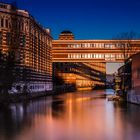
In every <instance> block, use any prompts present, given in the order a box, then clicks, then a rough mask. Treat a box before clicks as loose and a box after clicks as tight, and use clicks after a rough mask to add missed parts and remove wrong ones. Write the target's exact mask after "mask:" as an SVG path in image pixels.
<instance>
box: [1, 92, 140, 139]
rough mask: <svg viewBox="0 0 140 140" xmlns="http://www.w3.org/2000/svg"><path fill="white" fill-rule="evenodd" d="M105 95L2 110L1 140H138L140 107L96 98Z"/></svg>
mask: <svg viewBox="0 0 140 140" xmlns="http://www.w3.org/2000/svg"><path fill="white" fill-rule="evenodd" d="M104 93H105V91H92V92H75V93H68V94H63V95H58V96H54V97H52V96H50V97H46V98H42V99H38V100H34V101H30V102H28V103H20V104H12V105H10V106H9V107H6V108H3V109H2V108H1V110H0V140H139V138H140V133H139V130H140V119H139V116H140V107H139V106H136V105H133V104H126V103H118V102H109V101H107V99H105V98H97V97H99V96H100V95H102V94H104Z"/></svg>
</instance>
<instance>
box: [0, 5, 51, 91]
mask: <svg viewBox="0 0 140 140" xmlns="http://www.w3.org/2000/svg"><path fill="white" fill-rule="evenodd" d="M9 48H10V49H13V50H14V52H15V55H16V63H17V68H18V71H19V74H18V75H17V76H16V77H15V81H16V82H15V83H14V84H13V88H12V89H14V88H15V90H17V89H18V91H17V92H19V93H20V92H23V89H27V90H28V92H39V91H40V92H42V91H50V90H52V55H51V50H52V37H51V34H50V31H49V29H44V28H43V27H42V26H41V25H40V24H39V23H38V22H37V21H36V20H35V19H34V18H33V17H32V16H31V15H30V14H29V13H28V12H27V11H25V10H19V9H17V8H16V7H15V6H12V5H10V4H4V3H0V49H1V50H2V51H3V52H4V53H6V52H7V51H8V49H9Z"/></svg>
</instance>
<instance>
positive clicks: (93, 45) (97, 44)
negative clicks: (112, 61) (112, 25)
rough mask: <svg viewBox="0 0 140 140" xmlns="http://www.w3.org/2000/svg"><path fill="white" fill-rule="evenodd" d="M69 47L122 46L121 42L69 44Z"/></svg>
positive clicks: (110, 47)
mask: <svg viewBox="0 0 140 140" xmlns="http://www.w3.org/2000/svg"><path fill="white" fill-rule="evenodd" d="M125 45H127V43H125ZM67 47H68V48H107V49H115V48H116V47H120V43H81V44H68V46H67Z"/></svg>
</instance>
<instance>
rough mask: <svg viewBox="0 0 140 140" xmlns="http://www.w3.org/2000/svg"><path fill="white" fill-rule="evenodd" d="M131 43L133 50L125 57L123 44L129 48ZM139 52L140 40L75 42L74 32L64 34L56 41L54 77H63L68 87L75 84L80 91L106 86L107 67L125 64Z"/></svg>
mask: <svg viewBox="0 0 140 140" xmlns="http://www.w3.org/2000/svg"><path fill="white" fill-rule="evenodd" d="M128 43H129V45H131V46H133V48H134V49H131V50H129V51H128V52H127V53H125V56H124V53H123V50H122V49H121V48H120V44H121V45H124V47H125V48H126V47H127V46H128ZM130 43H131V44H130ZM125 51H127V50H125ZM138 51H140V41H139V40H131V42H130V41H129V42H128V41H127V40H75V39H74V35H73V34H72V32H70V31H63V32H61V34H60V36H59V40H53V49H52V52H53V53H52V57H53V69H54V76H57V77H61V78H62V80H63V81H64V82H65V83H67V84H75V86H76V88H77V89H91V88H94V87H95V86H97V85H98V86H104V85H105V84H106V63H107V62H124V57H129V56H131V55H132V54H134V53H136V52H138Z"/></svg>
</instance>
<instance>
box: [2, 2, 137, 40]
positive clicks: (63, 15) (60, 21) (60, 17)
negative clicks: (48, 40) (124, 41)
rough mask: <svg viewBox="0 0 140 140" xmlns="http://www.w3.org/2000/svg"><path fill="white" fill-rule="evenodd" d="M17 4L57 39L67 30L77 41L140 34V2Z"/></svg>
mask: <svg viewBox="0 0 140 140" xmlns="http://www.w3.org/2000/svg"><path fill="white" fill-rule="evenodd" d="M3 1H4V2H11V1H14V0H3ZM17 4H18V7H19V8H21V9H26V10H28V11H29V12H30V14H31V15H33V16H34V17H35V18H36V19H37V21H38V22H40V23H41V24H42V25H43V26H44V27H49V28H51V30H52V35H53V37H54V39H57V38H58V35H59V33H60V32H61V31H62V30H66V29H67V30H71V31H72V32H73V33H74V34H75V37H76V39H112V38H113V37H114V36H117V34H119V33H121V32H129V31H134V32H137V33H140V11H139V9H140V0H17Z"/></svg>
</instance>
